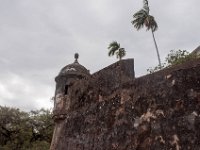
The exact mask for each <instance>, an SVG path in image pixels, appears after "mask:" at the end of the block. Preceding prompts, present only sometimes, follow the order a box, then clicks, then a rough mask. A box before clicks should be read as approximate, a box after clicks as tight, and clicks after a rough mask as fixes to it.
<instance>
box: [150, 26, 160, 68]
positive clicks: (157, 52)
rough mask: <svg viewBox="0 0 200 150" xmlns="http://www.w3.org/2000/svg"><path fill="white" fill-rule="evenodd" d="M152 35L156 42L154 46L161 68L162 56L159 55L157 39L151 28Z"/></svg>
mask: <svg viewBox="0 0 200 150" xmlns="http://www.w3.org/2000/svg"><path fill="white" fill-rule="evenodd" d="M151 33H152V36H153V41H154V44H155V47H156V53H157V57H158V63H159V67H160V68H161V61H160V54H159V51H158V46H157V43H156V39H155V36H154V32H153V30H152V28H151Z"/></svg>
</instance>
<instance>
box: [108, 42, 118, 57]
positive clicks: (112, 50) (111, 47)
mask: <svg viewBox="0 0 200 150" xmlns="http://www.w3.org/2000/svg"><path fill="white" fill-rule="evenodd" d="M119 48H120V44H119V43H117V41H113V42H111V43H110V44H109V46H108V50H109V52H108V56H113V55H114V54H115V52H116V51H117V50H118V49H119Z"/></svg>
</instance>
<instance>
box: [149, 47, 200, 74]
mask: <svg viewBox="0 0 200 150" xmlns="http://www.w3.org/2000/svg"><path fill="white" fill-rule="evenodd" d="M197 58H198V56H197V55H196V54H193V53H189V52H188V51H187V50H171V51H170V53H169V54H168V55H167V56H166V58H165V63H163V64H162V65H161V67H160V66H156V67H154V68H149V69H147V71H148V72H149V73H153V72H156V71H159V70H160V69H163V68H166V67H171V66H174V65H178V64H182V63H184V62H187V61H190V60H194V59H197Z"/></svg>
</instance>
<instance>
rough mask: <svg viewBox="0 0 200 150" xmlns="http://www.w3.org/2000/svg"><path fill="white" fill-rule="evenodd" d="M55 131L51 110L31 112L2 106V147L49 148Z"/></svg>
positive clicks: (0, 121) (0, 123)
mask: <svg viewBox="0 0 200 150" xmlns="http://www.w3.org/2000/svg"><path fill="white" fill-rule="evenodd" d="M52 133H53V120H52V114H51V111H49V110H44V109H41V110H37V111H31V112H30V113H27V112H24V111H20V110H19V109H17V108H10V107H2V106H0V149H3V150H10V149H12V150H18V149H20V150H32V149H33V150H35V149H38V150H47V149H49V147H50V143H51V137H52Z"/></svg>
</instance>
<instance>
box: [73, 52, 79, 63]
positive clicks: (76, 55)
mask: <svg viewBox="0 0 200 150" xmlns="http://www.w3.org/2000/svg"><path fill="white" fill-rule="evenodd" d="M78 57H79V54H78V53H75V54H74V58H75V61H74V62H75V63H78Z"/></svg>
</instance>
